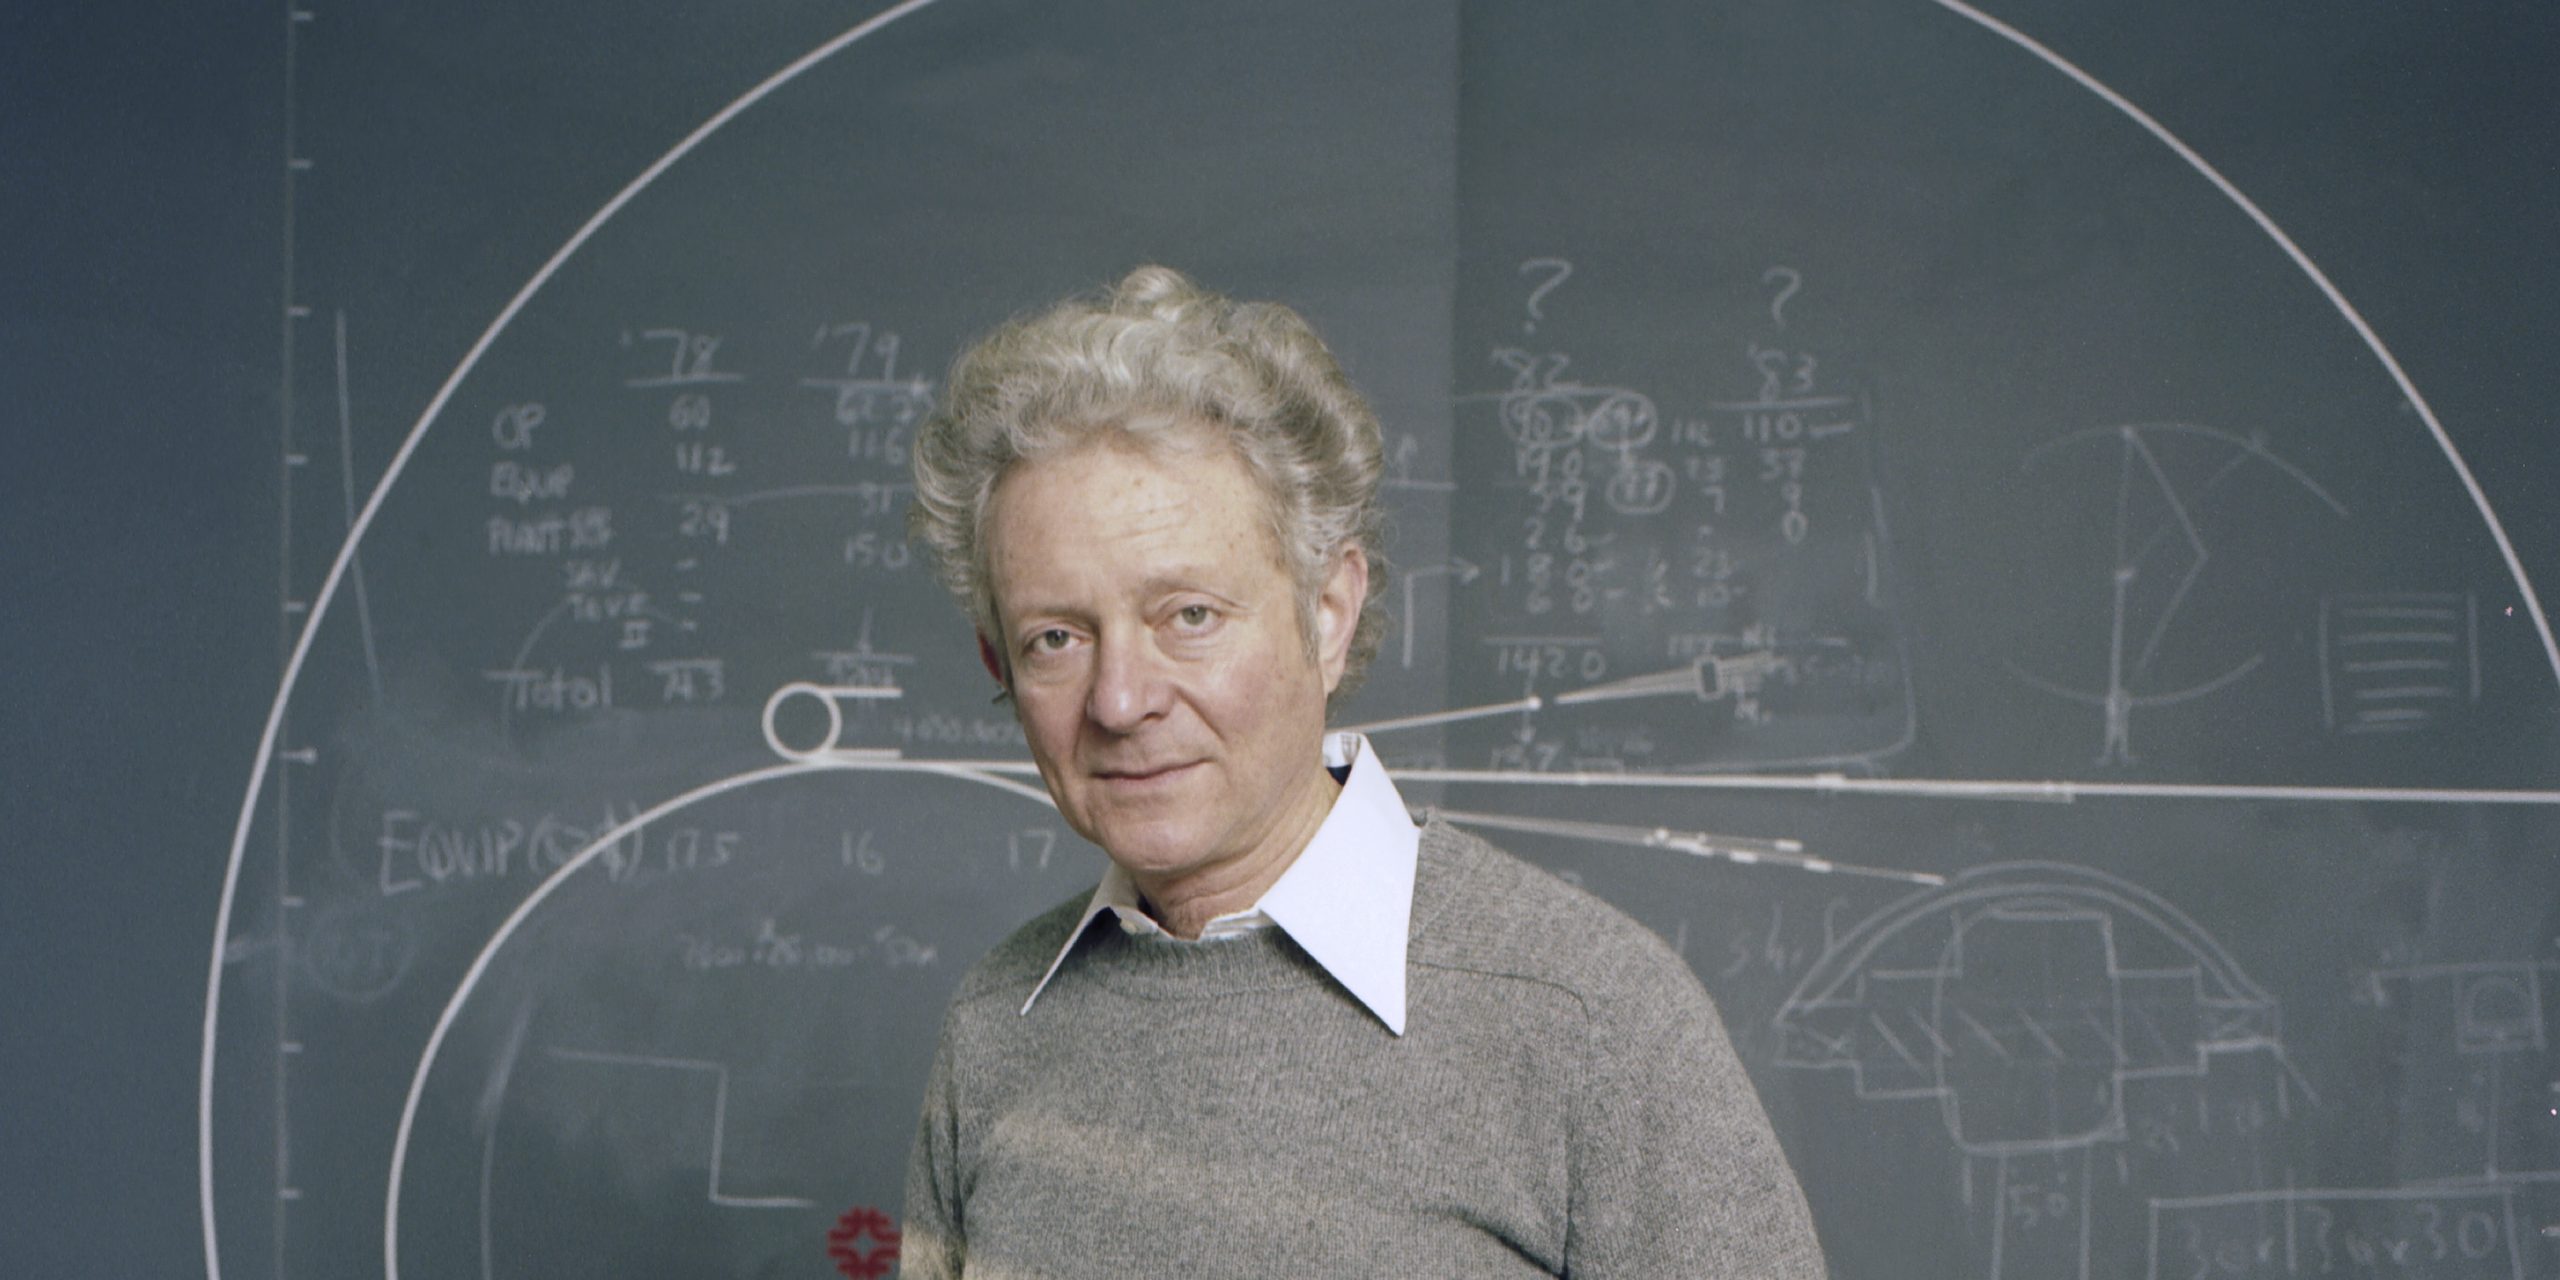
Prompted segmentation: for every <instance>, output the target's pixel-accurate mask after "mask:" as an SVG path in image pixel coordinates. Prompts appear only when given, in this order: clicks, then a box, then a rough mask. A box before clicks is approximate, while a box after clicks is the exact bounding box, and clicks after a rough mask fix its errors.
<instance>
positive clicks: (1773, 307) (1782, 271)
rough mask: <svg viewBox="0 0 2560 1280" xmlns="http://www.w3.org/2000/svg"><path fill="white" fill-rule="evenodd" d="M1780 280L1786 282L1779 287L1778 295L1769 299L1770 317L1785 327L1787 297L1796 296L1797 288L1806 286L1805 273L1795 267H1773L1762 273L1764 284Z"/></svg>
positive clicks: (1780, 326) (1782, 327) (1779, 325)
mask: <svg viewBox="0 0 2560 1280" xmlns="http://www.w3.org/2000/svg"><path fill="white" fill-rule="evenodd" d="M1780 280H1784V281H1786V283H1785V284H1784V285H1782V286H1780V287H1779V289H1778V296H1777V297H1774V298H1771V299H1769V318H1770V319H1771V320H1775V321H1777V322H1778V327H1779V328H1781V329H1784V328H1786V327H1787V317H1786V315H1785V309H1786V305H1787V299H1789V298H1792V297H1794V296H1796V290H1798V289H1801V288H1803V287H1804V273H1802V272H1800V271H1798V270H1796V269H1795V268H1794V267H1771V268H1769V269H1768V270H1766V271H1763V272H1761V273H1760V283H1762V284H1776V283H1777V282H1778V281H1780Z"/></svg>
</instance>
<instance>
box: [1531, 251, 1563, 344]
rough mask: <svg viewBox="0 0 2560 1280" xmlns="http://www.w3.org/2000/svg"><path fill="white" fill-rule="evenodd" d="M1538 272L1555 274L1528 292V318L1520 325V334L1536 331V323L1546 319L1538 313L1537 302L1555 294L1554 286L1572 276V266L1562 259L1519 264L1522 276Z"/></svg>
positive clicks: (1537, 259) (1543, 259)
mask: <svg viewBox="0 0 2560 1280" xmlns="http://www.w3.org/2000/svg"><path fill="white" fill-rule="evenodd" d="M1539 271H1552V272H1554V273H1555V274H1554V275H1551V276H1548V277H1547V279H1546V282H1545V283H1543V284H1540V285H1539V286H1538V287H1537V288H1535V289H1531V290H1530V291H1529V318H1528V319H1527V320H1524V321H1522V322H1521V324H1520V332H1522V333H1536V332H1537V331H1538V322H1539V321H1540V320H1544V319H1546V317H1545V316H1544V315H1542V314H1540V313H1539V311H1538V302H1539V300H1541V299H1543V298H1545V297H1546V296H1547V295H1548V294H1550V293H1553V292H1555V291H1556V286H1557V285H1560V284H1563V283H1564V280H1565V277H1566V276H1569V275H1572V274H1573V264H1572V263H1570V262H1567V261H1565V260H1564V259H1562V258H1531V259H1529V260H1528V261H1527V262H1523V263H1521V264H1520V274H1522V275H1524V276H1525V275H1529V274H1531V273H1533V272H1539Z"/></svg>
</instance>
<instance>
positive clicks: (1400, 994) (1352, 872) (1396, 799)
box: [1022, 733, 1422, 1035]
mask: <svg viewBox="0 0 2560 1280" xmlns="http://www.w3.org/2000/svg"><path fill="white" fill-rule="evenodd" d="M1377 755H1378V753H1377V752H1376V751H1375V750H1373V749H1371V748H1370V746H1369V742H1368V739H1366V738H1363V737H1361V736H1360V735H1359V734H1356V733H1336V734H1327V735H1326V736H1325V741H1324V762H1325V764H1326V766H1327V767H1329V768H1335V769H1340V768H1344V767H1346V766H1347V767H1348V768H1349V769H1350V771H1351V772H1350V775H1349V776H1348V777H1346V778H1344V779H1343V782H1342V791H1341V794H1339V795H1337V796H1335V797H1334V800H1333V808H1332V810H1331V811H1330V812H1328V813H1327V814H1326V815H1325V819H1324V825H1323V826H1320V827H1318V828H1316V834H1315V838H1314V839H1313V840H1310V841H1308V842H1307V847H1306V848H1305V849H1303V850H1301V851H1300V852H1299V854H1298V857H1297V860H1296V861H1294V862H1291V863H1290V864H1289V869H1288V870H1286V871H1284V872H1281V873H1280V878H1279V880H1277V881H1275V882H1274V883H1273V884H1272V886H1271V887H1270V888H1269V889H1267V890H1265V891H1264V892H1263V895H1262V899H1261V901H1259V902H1256V903H1254V904H1253V905H1252V906H1251V907H1248V908H1246V909H1245V910H1242V911H1235V912H1229V913H1228V914H1226V915H1222V916H1219V917H1218V918H1216V919H1214V920H1211V921H1210V922H1209V923H1208V924H1206V925H1204V926H1202V927H1201V930H1200V944H1206V943H1211V942H1213V941H1215V940H1216V939H1220V938H1232V937H1236V936H1239V935H1241V934H1245V933H1250V932H1252V931H1253V930H1255V929H1260V928H1269V927H1272V926H1275V925H1276V926H1278V927H1279V928H1280V930H1281V931H1282V932H1284V933H1287V934H1288V935H1289V940H1290V941H1292V942H1295V943H1297V944H1298V946H1299V947H1300V948H1301V949H1303V950H1305V952H1306V953H1307V954H1308V955H1309V956H1311V957H1313V958H1314V959H1315V962H1316V963H1317V964H1318V965H1321V966H1323V968H1324V971H1325V972H1326V973H1328V974H1330V975H1332V977H1333V980H1334V981H1336V982H1339V983H1341V984H1342V986H1343V988H1344V989H1345V990H1347V991H1349V992H1350V993H1351V994H1352V995H1353V996H1354V997H1356V998H1358V1000H1359V1001H1360V1003H1361V1004H1363V1005H1365V1006H1367V1007H1368V1009H1369V1012H1371V1013H1373V1014H1376V1015H1377V1016H1378V1020H1379V1021H1380V1022H1383V1023H1385V1024H1387V1030H1389V1031H1392V1032H1394V1033H1395V1034H1397V1035H1403V1034H1404V1012H1405V1010H1404V994H1405V988H1404V977H1405V970H1404V949H1405V939H1406V936H1407V934H1408V932H1409V929H1410V926H1411V922H1412V916H1413V873H1414V866H1415V864H1416V861H1417V859H1418V858H1419V857H1420V854H1421V848H1422V832H1421V830H1420V829H1419V828H1417V827H1415V826H1414V825H1413V815H1412V814H1411V813H1409V812H1408V811H1407V810H1406V809H1405V807H1404V797H1403V796H1401V795H1399V794H1397V792H1396V784H1395V781H1394V780H1393V779H1391V778H1389V777H1388V776H1387V770H1386V766H1384V765H1381V764H1379V763H1378V758H1377ZM1105 911H1109V912H1111V913H1113V915H1114V916H1115V917H1117V918H1118V920H1119V922H1120V927H1121V928H1122V929H1125V930H1127V931H1129V932H1131V933H1162V932H1164V929H1163V926H1161V925H1159V924H1157V923H1156V922H1155V920H1154V919H1153V918H1152V917H1150V916H1148V915H1147V912H1146V908H1145V906H1144V905H1143V903H1142V901H1141V899H1140V898H1139V896H1138V886H1137V883H1136V882H1135V881H1133V880H1131V879H1130V878H1129V873H1128V872H1126V871H1124V870H1122V869H1121V868H1120V864H1118V863H1116V862H1115V863H1113V864H1111V867H1110V869H1109V870H1107V871H1105V872H1103V873H1102V883H1101V884H1099V885H1096V886H1094V890H1093V897H1092V898H1091V899H1090V900H1088V901H1087V902H1086V903H1085V908H1084V915H1083V916H1082V917H1080V918H1079V919H1078V920H1077V921H1076V927H1075V928H1073V929H1071V930H1069V931H1068V932H1067V941H1066V945H1065V946H1062V947H1060V948H1059V949H1058V954H1057V957H1056V958H1055V959H1052V960H1051V961H1050V962H1049V968H1048V971H1047V972H1045V973H1043V974H1041V975H1040V981H1039V982H1037V983H1035V984H1033V986H1032V988H1031V995H1030V998H1029V999H1026V1000H1024V1001H1023V1002H1022V1012H1024V1013H1026V1014H1027V1013H1029V1012H1031V1006H1032V1003H1033V1002H1034V1001H1037V1000H1038V999H1039V998H1040V993H1041V992H1042V991H1043V990H1045V989H1047V987H1048V985H1049V979H1050V978H1052V977H1054V976H1056V974H1057V972H1058V966H1060V965H1062V964H1065V963H1066V960H1067V954H1068V953H1069V952H1071V951H1073V950H1075V945H1076V942H1077V940H1078V939H1080V938H1082V937H1083V936H1084V931H1085V928H1086V926H1088V925H1090V924H1092V923H1093V918H1094V917H1095V916H1098V915H1101V914H1102V913H1103V912H1105ZM1200 944H1193V945H1200Z"/></svg>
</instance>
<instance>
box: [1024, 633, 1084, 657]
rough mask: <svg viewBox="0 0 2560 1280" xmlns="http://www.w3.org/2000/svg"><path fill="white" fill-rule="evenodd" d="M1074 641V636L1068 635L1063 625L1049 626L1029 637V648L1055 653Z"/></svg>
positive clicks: (1040, 651)
mask: <svg viewBox="0 0 2560 1280" xmlns="http://www.w3.org/2000/svg"><path fill="white" fill-rule="evenodd" d="M1074 642H1075V637H1074V636H1071V635H1068V634H1067V629H1066V628H1065V627H1051V628H1049V629H1048V630H1046V631H1043V632H1041V633H1040V634H1038V635H1035V636H1033V637H1031V648H1032V649H1033V650H1034V651H1035V652H1039V653H1055V652H1057V651H1058V650H1060V649H1064V648H1066V647H1067V646H1068V645H1070V644H1072V643H1074Z"/></svg>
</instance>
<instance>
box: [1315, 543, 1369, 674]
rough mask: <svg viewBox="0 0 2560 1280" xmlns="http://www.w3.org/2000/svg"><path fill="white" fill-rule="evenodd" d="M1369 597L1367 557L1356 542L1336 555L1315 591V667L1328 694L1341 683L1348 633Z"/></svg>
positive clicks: (1347, 653) (1348, 653) (1347, 656)
mask: <svg viewBox="0 0 2560 1280" xmlns="http://www.w3.org/2000/svg"><path fill="white" fill-rule="evenodd" d="M1368 600H1369V556H1368V553H1367V552H1365V551H1363V550H1361V548H1360V544H1359V543H1356V542H1354V543H1350V544H1348V545H1346V546H1344V547H1343V548H1342V550H1341V551H1340V552H1339V553H1337V554H1336V556H1335V557H1334V562H1333V571H1332V572H1331V573H1328V574H1326V575H1325V582H1324V589H1323V590H1322V591H1319V592H1317V593H1316V667H1317V669H1318V670H1319V671H1321V672H1322V673H1323V674H1324V691H1325V694H1326V695H1327V696H1328V697H1329V696H1331V695H1332V693H1333V691H1334V690H1335V689H1336V688H1338V687H1339V686H1340V685H1341V684H1342V672H1343V668H1344V667H1345V666H1347V665H1348V664H1349V660H1350V657H1351V633H1352V632H1353V631H1354V630H1356V629H1357V628H1358V627H1359V625H1360V606H1362V605H1363V604H1366V603H1368Z"/></svg>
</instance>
